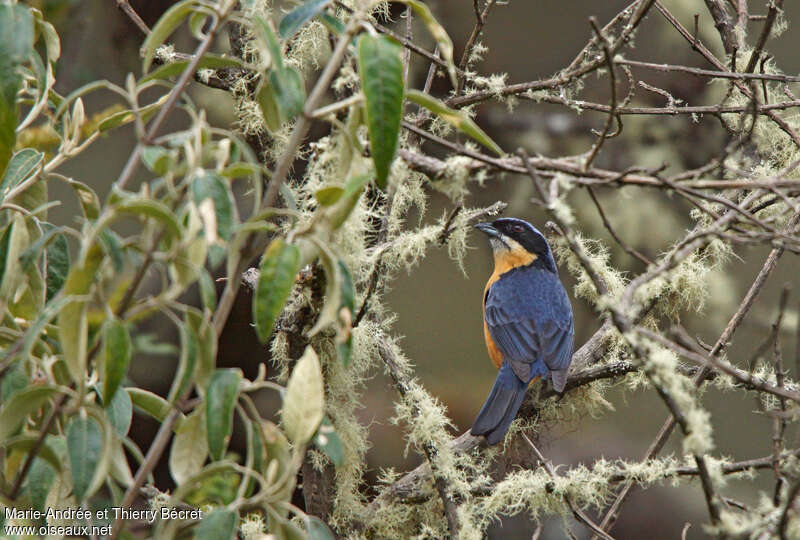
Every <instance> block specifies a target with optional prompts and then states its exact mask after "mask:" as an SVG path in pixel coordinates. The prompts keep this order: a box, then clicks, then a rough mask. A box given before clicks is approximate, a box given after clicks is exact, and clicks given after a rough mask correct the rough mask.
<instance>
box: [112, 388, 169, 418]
mask: <svg viewBox="0 0 800 540" xmlns="http://www.w3.org/2000/svg"><path fill="white" fill-rule="evenodd" d="M125 391H126V392H128V396H130V398H131V402H132V403H133V405H134V406H135V407H137V408H138V409H139V410H141V411H142V412H144V413H145V414H147V415H148V416H151V417H152V418H155V419H156V420H158V421H159V422H163V421H164V419H165V418H166V417H167V415H168V414H169V411H170V410H171V409H172V407H171V406H170V404H169V402H168V401H167V400H166V399H164V398H162V397H161V396H159V395H157V394H154V393H152V392H150V391H148V390H144V389H142V388H126V389H125ZM181 417H183V415H181ZM182 421H183V419H182V418H181V420H180V422H182ZM178 425H180V424H178Z"/></svg>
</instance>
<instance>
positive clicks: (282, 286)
mask: <svg viewBox="0 0 800 540" xmlns="http://www.w3.org/2000/svg"><path fill="white" fill-rule="evenodd" d="M299 271H300V250H299V249H298V248H297V246H294V245H292V244H287V243H286V242H285V241H284V240H283V239H282V238H276V239H275V240H273V241H272V243H270V245H269V246H268V247H267V249H266V251H264V255H262V257H261V265H260V266H259V277H258V284H257V285H256V291H255V294H254V295H253V322H254V324H255V327H256V334H257V335H258V339H260V340H261V341H262V342H265V341H267V339H269V337H270V335H271V334H272V327H273V326H274V325H275V319H276V318H277V317H278V315H279V314H280V312H281V311H282V310H283V306H284V304H286V300H287V299H288V298H289V293H291V292H292V286H293V285H294V280H295V276H297V273H298V272H299Z"/></svg>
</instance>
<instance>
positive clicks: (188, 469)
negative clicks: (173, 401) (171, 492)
mask: <svg viewBox="0 0 800 540" xmlns="http://www.w3.org/2000/svg"><path fill="white" fill-rule="evenodd" d="M204 413H205V411H204V409H203V408H202V407H198V408H197V409H195V410H194V412H192V414H190V415H189V416H187V417H186V420H185V421H184V422H183V424H181V427H180V428H178V430H177V432H176V433H175V439H174V440H173V441H172V450H170V454H169V472H170V474H171V475H172V478H173V480H175V483H176V484H178V485H181V484H183V483H184V482H185V481H186V480H188V479H189V478H190V477H191V476H193V475H195V474H197V473H198V472H200V471H201V470H203V464H204V463H205V461H206V458H207V457H208V439H207V435H206V418H205V414H204Z"/></svg>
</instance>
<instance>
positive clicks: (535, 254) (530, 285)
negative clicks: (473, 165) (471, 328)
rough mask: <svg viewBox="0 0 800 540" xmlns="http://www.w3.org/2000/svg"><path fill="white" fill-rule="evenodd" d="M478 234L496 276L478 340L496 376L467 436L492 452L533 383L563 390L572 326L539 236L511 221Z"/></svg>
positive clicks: (489, 289)
mask: <svg viewBox="0 0 800 540" xmlns="http://www.w3.org/2000/svg"><path fill="white" fill-rule="evenodd" d="M475 227H476V228H477V229H478V230H480V231H482V232H484V233H485V234H486V235H488V236H489V243H490V244H491V246H492V250H493V252H494V272H493V273H492V275H491V277H490V278H489V282H488V283H487V284H486V289H485V290H484V293H483V335H484V339H485V340H486V348H487V349H488V351H489V357H490V358H491V359H492V362H493V363H494V365H495V366H496V367H498V368H499V369H500V371H499V373H498V374H497V379H495V381H494V386H493V387H492V391H491V392H490V393H489V397H488V398H486V402H485V403H484V404H483V407H482V408H481V411H480V412H479V413H478V417H477V418H476V419H475V423H474V424H473V425H472V430H471V431H472V434H473V435H476V436H477V435H484V436H485V437H486V441H487V442H488V443H489V444H490V445H491V444H496V443H498V442H500V441H501V440H503V438H504V437H505V434H506V432H507V431H508V427H509V426H510V425H511V422H512V421H513V420H514V418H515V417H516V416H517V411H518V410H519V407H520V405H522V401H523V399H524V397H525V390H526V389H527V388H528V384H529V383H530V382H531V381H532V380H534V379H537V378H539V377H544V378H545V379H546V378H550V379H551V380H552V382H553V388H554V389H555V390H556V391H557V392H561V391H563V390H564V384H565V383H566V380H567V370H568V369H569V364H570V362H571V361H572V342H573V335H574V326H573V322H572V307H571V306H570V303H569V298H568V297H567V292H566V291H565V290H564V286H563V285H562V284H561V280H559V278H558V270H557V269H556V263H555V260H554V259H553V253H552V252H551V251H550V246H549V245H548V244H547V240H545V238H544V236H542V233H540V232H539V231H538V230H537V229H536V228H535V227H534V226H533V225H531V224H530V223H528V222H527V221H523V220H521V219H515V218H501V219H497V220H495V221H494V222H492V223H478V224H477V225H475Z"/></svg>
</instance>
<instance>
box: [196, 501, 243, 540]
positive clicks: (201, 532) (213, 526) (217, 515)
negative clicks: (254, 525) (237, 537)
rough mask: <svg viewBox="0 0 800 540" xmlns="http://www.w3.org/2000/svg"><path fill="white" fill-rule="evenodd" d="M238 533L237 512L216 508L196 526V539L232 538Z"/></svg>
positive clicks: (219, 539)
mask: <svg viewBox="0 0 800 540" xmlns="http://www.w3.org/2000/svg"><path fill="white" fill-rule="evenodd" d="M235 533H236V512H234V511H233V510H228V509H227V508H215V509H214V510H212V511H211V512H209V513H208V514H207V515H206V516H205V517H203V520H202V521H201V522H200V523H199V524H198V525H197V527H195V528H194V538H195V540H231V539H232V538H233V537H234V534H235Z"/></svg>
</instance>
